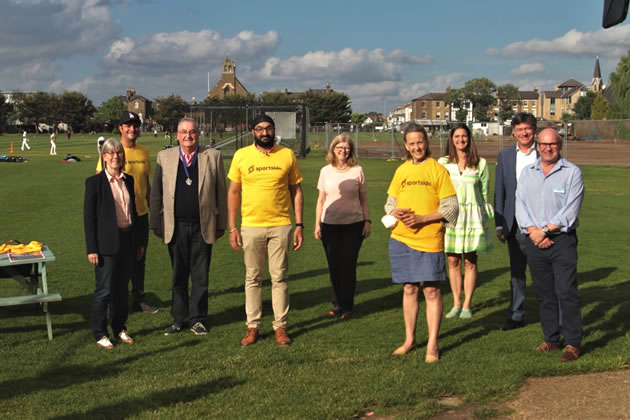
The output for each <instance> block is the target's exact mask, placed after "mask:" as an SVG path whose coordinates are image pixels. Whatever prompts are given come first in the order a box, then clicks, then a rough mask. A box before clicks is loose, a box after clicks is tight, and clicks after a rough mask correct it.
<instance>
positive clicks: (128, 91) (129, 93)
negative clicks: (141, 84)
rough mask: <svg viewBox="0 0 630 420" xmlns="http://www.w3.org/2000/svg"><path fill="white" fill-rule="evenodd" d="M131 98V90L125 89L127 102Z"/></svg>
mask: <svg viewBox="0 0 630 420" xmlns="http://www.w3.org/2000/svg"><path fill="white" fill-rule="evenodd" d="M132 96H133V95H132V94H131V89H129V88H127V100H129V99H130V98H131V97H132Z"/></svg>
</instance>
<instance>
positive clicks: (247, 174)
mask: <svg viewBox="0 0 630 420" xmlns="http://www.w3.org/2000/svg"><path fill="white" fill-rule="evenodd" d="M228 178H229V179H230V181H233V182H238V183H240V184H241V217H242V221H241V224H242V225H243V226H251V227H268V226H286V225H290V224H291V194H290V193H289V185H296V184H299V183H300V182H302V173H301V172H300V168H299V167H298V164H297V159H296V158H295V154H294V153H293V151H292V150H291V149H288V148H286V147H283V146H280V145H275V146H274V148H273V149H272V150H271V152H269V154H268V155H265V154H264V153H262V152H260V151H258V149H256V147H255V146H254V145H253V144H252V145H251V146H247V147H243V148H241V149H239V150H237V151H236V153H235V154H234V158H233V159H232V165H231V166H230V171H229V172H228Z"/></svg>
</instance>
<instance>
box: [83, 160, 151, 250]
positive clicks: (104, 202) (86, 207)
mask: <svg viewBox="0 0 630 420" xmlns="http://www.w3.org/2000/svg"><path fill="white" fill-rule="evenodd" d="M124 180H125V186H126V187H127V192H129V198H130V199H131V209H132V214H131V223H132V225H131V227H132V232H133V238H134V243H135V247H134V249H135V248H137V247H138V246H145V247H146V244H142V243H139V241H141V240H142V238H141V236H142V235H138V234H137V233H136V229H135V228H136V227H137V223H136V219H137V217H138V213H137V212H136V199H135V195H134V192H133V177H132V176H131V175H129V174H125V178H124ZM83 224H84V228H85V244H86V247H87V253H88V254H92V253H97V254H101V255H115V254H116V253H117V252H118V247H119V243H120V240H119V237H118V225H117V223H116V208H115V207H114V197H113V195H112V190H111V187H110V186H109V182H108V181H107V175H105V171H101V172H99V173H98V174H96V175H93V176H91V177H89V178H87V179H86V180H85V199H84V201H83ZM136 242H138V243H136Z"/></svg>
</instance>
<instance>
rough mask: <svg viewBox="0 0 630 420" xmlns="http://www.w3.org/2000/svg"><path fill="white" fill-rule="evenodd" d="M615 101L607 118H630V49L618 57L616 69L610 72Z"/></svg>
mask: <svg viewBox="0 0 630 420" xmlns="http://www.w3.org/2000/svg"><path fill="white" fill-rule="evenodd" d="M610 84H611V86H612V90H613V94H614V97H615V101H614V104H613V106H612V107H611V108H610V112H609V114H608V118H609V119H611V120H612V119H619V120H621V119H628V118H630V50H628V53H627V54H626V55H624V56H623V57H621V59H619V63H617V71H614V72H612V73H610Z"/></svg>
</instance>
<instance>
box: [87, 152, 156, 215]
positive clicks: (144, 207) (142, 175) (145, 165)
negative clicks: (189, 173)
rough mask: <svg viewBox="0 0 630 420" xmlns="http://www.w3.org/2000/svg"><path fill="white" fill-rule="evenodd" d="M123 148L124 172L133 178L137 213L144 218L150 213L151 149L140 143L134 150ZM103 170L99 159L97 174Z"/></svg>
mask: <svg viewBox="0 0 630 420" xmlns="http://www.w3.org/2000/svg"><path fill="white" fill-rule="evenodd" d="M123 148H124V149H125V169H124V170H123V172H125V173H127V174H129V175H131V176H132V177H133V182H134V188H133V190H134V195H135V196H136V211H137V212H138V216H144V215H145V214H147V213H149V203H147V190H148V189H149V175H151V158H150V156H149V149H148V148H147V147H146V146H144V145H142V144H138V143H136V147H134V148H133V149H128V148H126V147H125V146H123ZM101 169H102V168H101V159H99V160H98V163H97V164H96V172H100V171H101Z"/></svg>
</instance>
